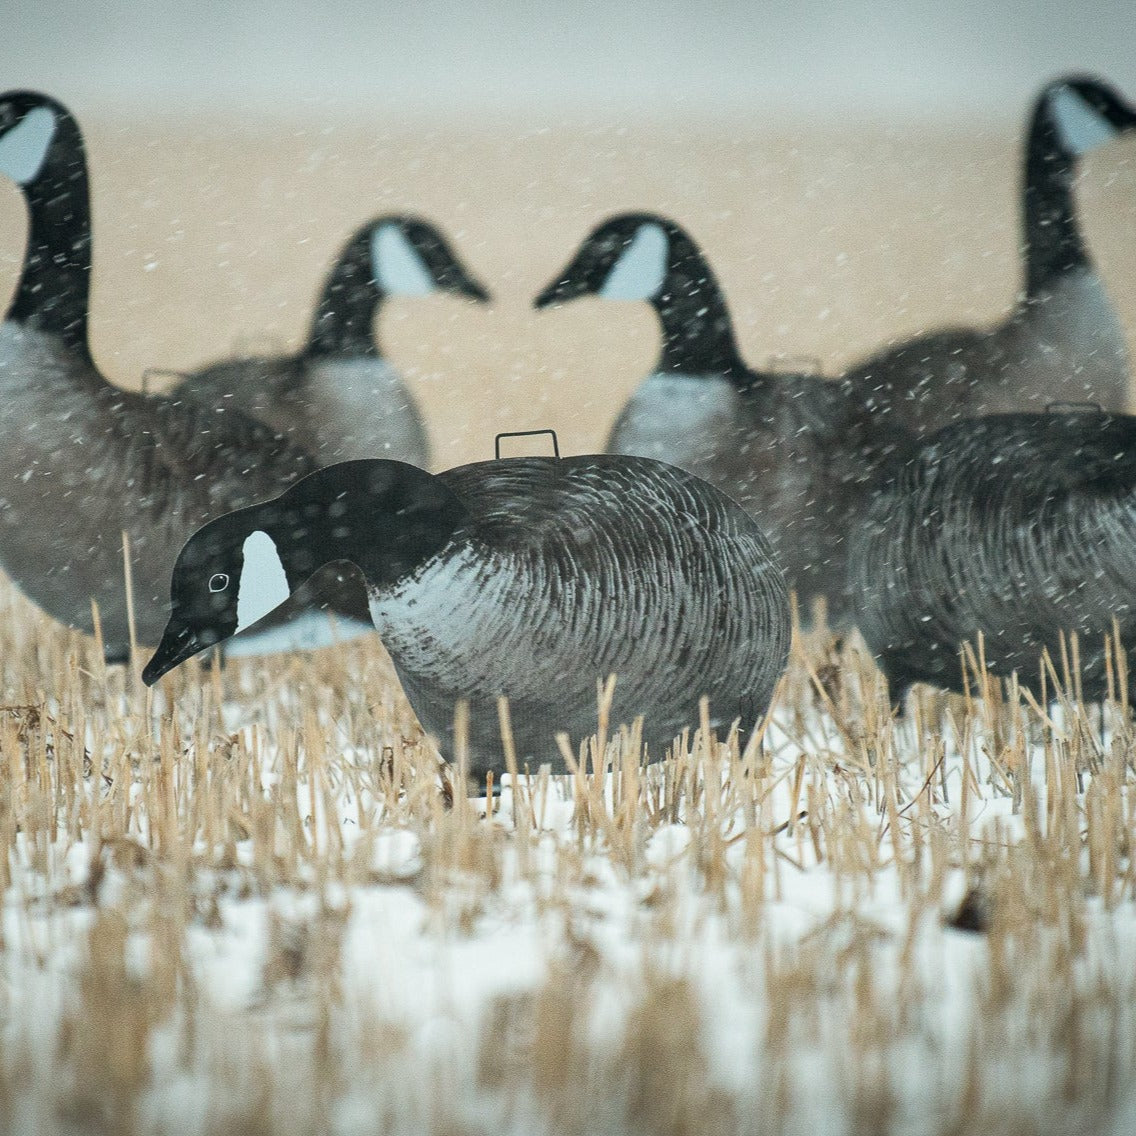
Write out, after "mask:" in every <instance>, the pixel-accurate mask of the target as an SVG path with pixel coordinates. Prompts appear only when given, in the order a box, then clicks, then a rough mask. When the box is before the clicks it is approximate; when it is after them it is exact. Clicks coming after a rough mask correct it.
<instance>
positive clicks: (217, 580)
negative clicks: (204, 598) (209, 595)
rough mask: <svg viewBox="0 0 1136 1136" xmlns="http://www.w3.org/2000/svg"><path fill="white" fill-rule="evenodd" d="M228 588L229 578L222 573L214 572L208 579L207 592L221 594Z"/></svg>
mask: <svg viewBox="0 0 1136 1136" xmlns="http://www.w3.org/2000/svg"><path fill="white" fill-rule="evenodd" d="M228 586H229V577H228V576H226V575H225V573H224V572H215V573H214V574H213V575H212V576H210V577H209V590H210V591H211V592H223V591H224V590H225V589H226V588H227V587H228Z"/></svg>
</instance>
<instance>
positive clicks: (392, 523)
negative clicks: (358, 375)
mask: <svg viewBox="0 0 1136 1136" xmlns="http://www.w3.org/2000/svg"><path fill="white" fill-rule="evenodd" d="M464 518H465V509H464V507H463V506H462V505H461V503H460V502H459V501H458V499H457V497H456V496H455V495H454V494H453V493H452V491H450V490H449V489H448V488H446V486H445V485H444V484H443V483H442V481H441V480H440V479H439V478H437V477H435V476H434V475H433V474H429V473H426V472H425V471H424V470H421V469H418V468H417V467H416V466H412V465H407V464H406V463H404V462H397V461H387V460H382V459H368V460H359V461H348V462H341V463H339V464H337V465H332V466H327V467H326V468H324V469H321V470H317V471H316V472H315V473H312V474H309V475H308V476H307V477H305V478H303V479H302V480H300V481H298V482H297V483H296V484H295V485H294V486H292V488H291V489H289V490H288V491H287V492H286V493H283V494H282V495H281V496H279V497H277V498H276V499H275V500H272V501H268V502H265V503H264V504H260V505H253V506H251V507H250V508H247V509H240V510H238V511H237V512H234V513H228V514H226V515H225V516H222V517H218V518H216V519H215V520H213V521H210V522H209V523H208V524H206V525H205V526H203V527H202V528H200V529H198V530H197V532H195V533H194V534H193V536H191V537H190V538H189V540H188V541H186V543H185V546H184V547H183V548H182V550H181V552H180V553H179V554H178V558H177V562H176V563H175V565H174V570H173V577H172V580H171V583H170V604H171V613H170V619H169V623H168V625H167V626H166V630H165V632H164V634H163V635H162V641H161V642H160V643H159V644H158V648H157V650H156V651H155V652H154V655H153V657H152V658H151V659H150V661H149V662H148V663H147V664H146V668H145V670H143V672H142V679H143V681H144V682H145V683H146V684H147V685H149V686H152V685H153V684H154V683H155V682H157V681H158V679H160V678H161V677H162V675H164V674H165V673H166V672H167V671H170V670H172V669H173V668H174V667H176V666H178V665H179V664H181V663H183V662H185V661H186V659H188V658H190V657H191V656H193V655H196V654H198V653H199V652H201V651H204V650H205V649H206V648H208V647H211V646H213V645H215V644H217V643H220V642H223V641H224V640H225V639H228V638H230V637H232V636H233V635H236V634H237V633H238V632H240V631H244V630H245V628H247V627H252V626H253V625H254V624H256V623H258V622H259V621H260V620H262V619H263V618H264V617H265V616H267V615H270V614H271V613H272V612H274V611H276V609H277V608H279V607H280V606H281V605H282V604H284V603H285V602H286V601H287V600H288V599H289V597H290V596H291V595H292V593H293V592H294V591H295V590H296V589H297V588H298V587H300V586H301V585H302V584H303V583H305V582H306V581H307V580H309V579H311V577H312V576H313V575H314V574H315V573H316V572H317V571H318V570H319V569H320V568H322V567H323V566H324V565H325V564H333V563H337V562H341V561H342V562H347V563H351V564H354V565H356V566H357V567H358V568H359V569H360V570H361V571H362V572H363V575H364V577H365V578H366V580H367V583H368V584H369V585H371V586H375V587H381V586H387V585H391V584H393V583H395V582H397V581H398V580H400V579H402V578H403V577H405V576H407V575H408V574H410V573H412V572H413V571H414V570H415V569H416V568H417V567H419V566H420V565H421V564H422V563H424V562H425V561H426V560H428V559H430V558H431V557H433V556H434V555H436V554H437V553H438V552H439V550H440V549H442V548H443V547H444V546H445V545H446V544H447V543H448V542H449V541H450V539H451V538H452V537H453V535H454V533H455V532H456V531H457V530H458V528H459V527H460V526H461V524H462V522H463V520H464Z"/></svg>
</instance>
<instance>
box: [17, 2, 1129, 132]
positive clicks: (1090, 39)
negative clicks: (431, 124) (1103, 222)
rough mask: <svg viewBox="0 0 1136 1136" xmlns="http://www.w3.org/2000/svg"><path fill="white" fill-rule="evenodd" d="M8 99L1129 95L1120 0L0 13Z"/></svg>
mask: <svg viewBox="0 0 1136 1136" xmlns="http://www.w3.org/2000/svg"><path fill="white" fill-rule="evenodd" d="M2 10H3V11H4V13H5V19H4V25H5V26H4V29H3V34H2V35H0V73H2V75H3V80H2V84H0V85H2V86H3V87H9V88H10V87H14V86H36V87H41V88H45V89H48V90H51V91H52V92H54V93H55V94H57V95H60V96H62V97H63V98H65V99H71V100H83V101H86V102H87V103H88V104H91V103H97V104H101V105H107V106H108V107H109V108H117V107H121V108H123V109H130V108H142V109H145V108H147V107H149V106H154V105H160V106H162V107H163V108H165V109H177V108H179V107H181V108H184V109H187V110H198V109H202V108H217V109H219V110H222V111H231V110H232V107H233V104H234V103H239V104H240V105H241V106H249V107H252V108H254V109H256V110H258V111H262V110H264V109H268V108H276V109H277V110H279V111H282V112H283V113H284V114H289V113H292V111H293V108H294V107H295V106H296V104H297V103H300V102H322V101H329V100H330V101H333V102H334V103H336V104H338V105H342V106H343V107H344V108H347V109H350V108H358V109H360V110H362V111H373V110H376V109H380V108H382V109H386V110H389V111H391V112H393V113H396V114H397V113H399V112H403V111H407V110H415V111H422V110H425V111H428V112H455V111H460V110H462V109H463V108H464V109H465V110H467V111H470V112H473V113H474V114H480V113H485V112H504V113H507V114H520V115H524V116H531V115H534V114H535V115H540V114H562V115H566V116H574V115H579V116H588V115H601V116H603V117H605V118H608V117H611V116H613V115H615V116H618V115H620V114H623V113H625V112H626V113H636V114H641V113H643V112H644V111H646V112H653V113H655V114H657V115H663V116H665V115H668V114H673V113H676V112H679V113H681V112H683V111H686V112H688V113H690V114H692V115H702V114H704V113H711V114H713V113H716V112H717V113H738V112H741V113H745V114H747V115H748V114H751V113H759V112H761V111H762V110H764V111H766V112H767V113H768V114H770V115H771V116H775V117H783V116H785V115H786V114H787V113H791V112H793V111H796V112H798V113H801V114H805V115H810V116H819V117H822V118H832V117H835V116H838V115H840V114H843V113H853V114H860V115H863V114H868V115H899V116H902V115H914V116H923V115H926V114H931V115H935V116H942V117H946V118H951V117H956V116H958V115H975V114H977V115H988V114H991V113H994V114H997V115H999V116H1000V117H1003V118H1014V119H1016V118H1017V117H1018V115H1019V114H1020V108H1021V105H1022V103H1023V102H1024V101H1025V100H1026V99H1028V97H1029V96H1030V95H1031V94H1032V93H1033V91H1034V89H1035V88H1036V87H1037V86H1038V85H1039V84H1040V83H1041V82H1042V81H1043V80H1044V79H1046V78H1048V77H1050V76H1052V75H1054V74H1057V73H1059V72H1062V71H1066V70H1069V69H1084V70H1091V71H1095V72H1099V73H1101V74H1103V75H1105V76H1107V77H1109V78H1111V79H1112V80H1113V81H1114V82H1116V83H1118V84H1119V85H1120V86H1121V87H1122V88H1125V89H1127V90H1128V92H1129V93H1130V94H1136V30H1134V26H1133V25H1134V19H1133V10H1134V9H1133V3H1132V0H1063V2H1062V0H1016V2H1011V3H1007V2H1004V0H1002V2H1000V0H944V2H941V3H928V2H925V0H886V2H884V3H876V4H872V5H856V4H854V3H839V2H830V3H820V2H818V0H798V2H794V0H785V2H784V3H781V4H776V5H772V4H768V3H754V2H752V0H751V2H746V0H717V2H706V0H703V2H698V0H687V2H685V3H683V2H679V0H662V2H658V3H650V2H648V0H636V2H630V3H619V2H614V0H613V2H610V3H602V4H601V3H597V2H595V0H587V2H585V3H583V4H575V5H574V4H570V3H569V4H564V3H560V4H556V3H553V2H551V0H483V2H479V3H478V2H473V0H306V2H300V0H252V2H248V3H243V4H242V3H239V2H226V0H146V2H144V3H142V2H138V0H133V2H124V0H5V3H4V6H3V9H2Z"/></svg>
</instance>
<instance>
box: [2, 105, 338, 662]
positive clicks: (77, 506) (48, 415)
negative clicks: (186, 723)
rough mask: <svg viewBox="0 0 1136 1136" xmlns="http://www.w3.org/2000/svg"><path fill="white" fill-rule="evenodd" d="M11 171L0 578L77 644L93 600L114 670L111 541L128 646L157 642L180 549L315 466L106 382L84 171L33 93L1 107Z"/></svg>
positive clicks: (71, 132) (257, 433)
mask: <svg viewBox="0 0 1136 1136" xmlns="http://www.w3.org/2000/svg"><path fill="white" fill-rule="evenodd" d="M17 131H20V133H16V132H17ZM37 131H38V135H37V134H36V132H37ZM29 137H30V138H31V142H32V143H37V145H36V146H35V147H33V149H34V151H35V153H34V157H35V158H36V159H37V160H36V161H32V162H29V161H27V152H28V149H29V145H30V143H29V142H28V138H29ZM40 150H42V153H40V152H39V151H40ZM21 160H23V161H24V166H23V167H21ZM8 168H15V169H16V170H17V171H18V172H21V173H27V174H28V176H27V177H26V179H25V180H24V181H23V182H22V189H23V191H24V194H25V197H26V199H27V201H28V213H29V228H30V233H29V239H28V251H27V254H26V257H25V263H24V268H23V273H22V275H21V279H20V284H19V286H18V288H17V292H16V295H15V297H14V298H13V300H12V303H11V305H10V307H9V311H8V313H7V316H6V318H5V320H4V321H3V323H0V398H2V399H3V403H4V415H3V420H2V423H0V567H3V569H4V571H5V572H7V574H8V575H9V576H10V577H11V578H12V580H13V581H14V582H15V584H16V585H17V586H18V587H19V589H20V590H21V591H22V592H23V593H24V594H25V595H27V596H28V597H29V598H31V599H32V600H33V601H35V602H36V603H37V604H38V605H39V606H40V607H42V608H43V609H44V610H45V611H46V612H47V613H48V614H49V615H51V616H52V617H54V618H55V619H57V620H60V621H61V622H63V623H66V624H69V625H70V626H72V627H76V628H79V629H81V630H83V631H86V632H88V633H90V632H91V631H93V627H94V625H93V619H92V613H91V601H92V600H95V601H97V603H98V605H99V613H100V619H101V623H102V632H103V638H104V643H105V649H106V654H107V658H108V659H110V660H112V661H121V660H123V659H125V658H126V657H127V655H128V652H129V643H130V639H129V633H128V621H127V605H126V595H125V586H124V564H123V554H122V533H123V532H126V533H127V534H128V536H129V538H130V546H131V551H132V560H131V570H132V574H133V585H134V605H135V617H136V621H137V636H138V640H139V641H140V642H141V643H144V644H148V643H156V642H157V641H158V639H159V638H160V637H161V633H162V629H163V627H164V626H165V622H166V618H167V615H168V606H167V599H166V597H167V594H168V581H169V573H170V571H171V568H172V565H173V563H174V559H175V557H176V554H177V550H178V548H179V547H180V546H181V544H182V543H183V542H184V540H185V539H186V537H187V536H188V535H189V534H190V533H191V532H192V531H193V530H194V529H196V528H198V527H200V525H201V524H202V523H204V522H205V521H206V520H207V519H209V518H210V517H212V516H215V515H217V514H218V513H223V512H227V511H229V510H231V509H233V508H238V507H241V506H242V505H247V504H250V503H252V502H254V501H257V500H262V499H264V498H266V497H270V496H272V495H273V494H275V493H278V492H279V491H280V490H281V488H282V487H284V486H287V485H288V484H290V483H291V482H293V481H295V480H296V479H298V478H300V477H302V476H303V475H304V474H306V473H308V472H310V471H311V470H312V469H314V468H315V463H314V462H313V461H312V459H311V458H310V457H309V456H308V455H307V454H306V453H304V452H303V451H302V450H299V449H297V448H295V447H292V446H290V445H288V444H287V443H286V442H285V440H284V439H282V438H279V437H278V436H276V435H275V434H273V432H272V431H270V430H269V429H267V428H266V427H264V426H262V425H260V424H259V423H257V422H255V421H253V420H251V419H247V418H245V417H244V416H242V415H240V414H239V413H237V412H236V411H229V410H222V411H221V412H217V411H206V410H204V409H195V408H193V407H190V406H187V405H184V404H182V403H180V402H178V401H176V400H174V399H169V398H146V397H142V396H139V395H135V394H131V393H129V392H126V391H123V390H120V389H118V388H117V387H114V386H112V385H111V384H110V383H108V382H106V380H105V379H104V378H103V377H102V376H101V375H100V373H99V371H98V369H97V368H96V366H95V364H94V362H93V360H92V358H91V355H90V352H89V349H88V346H87V305H88V288H89V276H90V211H89V201H88V190H87V178H86V166H85V158H84V153H83V145H82V139H81V136H80V134H79V129H78V126H77V125H76V123H75V121H74V119H73V118H72V117H71V115H70V114H69V113H68V112H67V110H66V109H65V108H64V107H62V106H60V105H59V104H58V103H56V102H54V101H53V100H50V99H47V98H46V97H44V96H42V95H39V94H36V93H33V92H9V93H8V94H5V95H0V169H8Z"/></svg>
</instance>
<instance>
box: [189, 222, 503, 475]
mask: <svg viewBox="0 0 1136 1136" xmlns="http://www.w3.org/2000/svg"><path fill="white" fill-rule="evenodd" d="M432 292H449V293H453V294H455V295H458V296H464V297H466V298H468V299H471V300H477V301H481V302H484V301H487V300H488V299H489V293H488V292H486V290H485V289H484V288H483V287H482V286H481V285H480V284H479V283H478V282H477V281H476V280H474V279H473V278H472V277H471V276H470V275H469V273H468V272H467V271H466V269H465V268H464V267H463V266H462V264H461V262H460V261H459V260H458V258H457V256H456V255H455V254H454V252H453V250H452V249H451V248H450V245H449V244H448V243H447V241H446V239H445V238H444V237H443V236H442V235H441V233H439V232H438V230H437V229H436V228H435V227H434V226H433V225H431V224H429V223H428V222H427V221H424V220H421V219H419V218H417V217H410V216H406V215H390V216H385V217H379V218H376V219H374V220H372V221H368V222H367V223H366V224H365V225H363V226H361V227H360V228H359V229H358V230H357V231H356V232H355V233H354V234H353V235H352V236H351V238H350V240H348V242H347V243H346V245H345V246H344V247H343V249H342V250H341V252H340V254H339V257H338V259H337V260H336V262H335V265H334V266H333V267H332V269H331V272H330V273H329V274H328V277H327V279H326V281H325V282H324V286H323V291H322V292H321V294H320V299H319V303H318V304H317V306H316V311H315V316H314V317H313V319H312V325H311V329H310V331H309V333H308V340H307V343H306V344H305V346H304V348H303V349H302V350H301V351H299V352H297V353H296V354H292V355H261V356H253V357H250V358H244V359H229V360H225V361H223V362H219V363H214V364H212V365H211V366H208V367H205V368H203V369H202V370H200V371H196V372H193V373H192V374H190V375H189V376H188V377H187V378H186V379H185V380H184V381H183V382H182V383H181V384H180V385H179V386H178V388H177V395H178V397H180V398H185V399H192V400H193V401H194V402H197V403H201V404H203V405H207V406H233V407H236V408H237V409H238V410H241V411H243V412H244V413H245V414H249V415H251V416H252V417H254V418H256V419H258V420H259V421H261V422H264V423H266V424H267V425H269V426H271V427H272V428H273V429H274V430H276V431H277V432H278V433H280V434H283V435H286V436H287V437H288V438H289V439H290V440H291V441H293V442H295V443H296V444H298V445H299V446H301V447H303V448H304V449H305V450H307V451H308V452H309V453H311V454H312V455H313V456H314V457H315V458H316V459H317V460H318V461H319V463H320V464H321V465H330V464H332V463H333V462H337V461H345V460H347V459H349V458H362V457H390V458H396V459H398V460H399V461H407V462H410V463H411V464H412V465H418V466H423V467H425V466H427V465H429V460H430V456H429V447H428V443H427V440H426V431H425V428H424V427H423V424H422V417H421V415H420V413H419V411H418V407H417V406H416V404H415V402H414V398H413V396H412V395H411V393H410V391H409V390H408V389H407V387H406V384H405V383H404V382H403V380H402V377H401V376H400V375H399V373H398V371H397V369H396V368H395V367H394V366H393V365H392V364H391V362H390V361H389V360H388V359H386V358H384V356H383V355H382V352H381V351H380V349H379V347H378V345H377V344H376V342H375V335H374V330H373V323H374V320H375V317H376V315H377V312H378V310H379V308H380V307H381V306H382V304H383V303H384V301H385V300H386V299H387V298H388V297H389V296H426V295H429V294H430V293H432Z"/></svg>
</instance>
